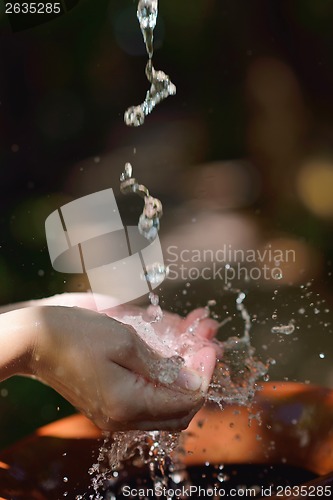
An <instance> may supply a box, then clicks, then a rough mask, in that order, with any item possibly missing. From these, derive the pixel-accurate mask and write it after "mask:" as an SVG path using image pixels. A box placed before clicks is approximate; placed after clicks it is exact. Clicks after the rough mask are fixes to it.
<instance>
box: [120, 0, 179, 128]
mask: <svg viewBox="0 0 333 500" xmlns="http://www.w3.org/2000/svg"><path fill="white" fill-rule="evenodd" d="M157 15H158V3H157V0H140V1H139V4H138V10H137V17H138V20H139V24H140V28H141V32H142V35H143V39H144V42H145V45H146V50H147V54H148V58H149V59H148V62H147V65H146V77H147V80H148V81H149V83H150V84H151V86H150V89H149V90H148V92H147V94H146V97H145V100H144V101H143V103H142V104H139V105H137V106H131V107H130V108H128V109H127V110H126V111H125V115H124V121H125V123H126V125H128V126H130V127H139V126H140V125H143V123H144V121H145V118H146V116H148V115H149V114H150V113H151V112H152V111H153V109H154V108H155V106H156V105H157V104H159V103H160V102H161V101H163V100H164V99H166V98H167V97H168V96H169V95H175V94H176V86H175V85H174V84H173V83H172V82H171V80H170V77H169V76H168V75H166V74H165V73H164V72H163V71H161V70H155V68H154V66H153V63H152V57H153V54H154V29H155V26H156V21H157Z"/></svg>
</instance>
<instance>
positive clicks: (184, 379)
mask: <svg viewBox="0 0 333 500" xmlns="http://www.w3.org/2000/svg"><path fill="white" fill-rule="evenodd" d="M175 384H176V385H178V387H181V388H182V389H187V390H188V391H197V390H198V389H200V387H201V384H202V378H201V377H200V375H198V373H196V372H195V371H193V370H188V369H186V368H182V369H181V370H180V372H179V375H178V378H177V380H176V382H175Z"/></svg>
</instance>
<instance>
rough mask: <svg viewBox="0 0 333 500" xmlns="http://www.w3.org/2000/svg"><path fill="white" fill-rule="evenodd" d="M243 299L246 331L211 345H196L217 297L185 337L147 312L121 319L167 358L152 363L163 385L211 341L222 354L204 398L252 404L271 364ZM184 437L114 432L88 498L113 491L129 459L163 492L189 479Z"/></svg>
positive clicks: (238, 302) (238, 299) (238, 298)
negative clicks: (157, 324)
mask: <svg viewBox="0 0 333 500" xmlns="http://www.w3.org/2000/svg"><path fill="white" fill-rule="evenodd" d="M245 298H246V295H245V293H243V292H240V291H238V293H237V296H236V308H237V310H238V311H239V313H240V316H241V317H242V319H243V321H244V331H243V335H242V336H241V337H231V338H229V339H228V340H226V341H218V340H214V342H213V344H212V341H208V340H206V339H202V340H201V341H200V342H201V344H200V343H198V339H197V337H196V330H197V328H198V327H199V325H200V322H201V321H203V320H204V319H205V318H207V317H208V316H209V314H210V311H209V307H210V306H214V305H215V302H214V301H209V302H208V303H207V306H206V308H205V309H204V311H203V314H202V316H201V317H199V318H197V319H195V320H194V321H193V323H192V324H191V325H190V326H189V327H188V329H187V330H186V331H185V332H183V333H182V334H181V335H179V331H178V330H177V329H172V327H169V328H168V329H167V330H166V331H163V333H160V332H157V331H156V330H155V328H154V325H153V322H149V321H147V320H146V319H145V317H144V316H145V315H146V313H144V312H142V313H141V315H140V314H138V315H136V316H125V317H122V318H121V320H122V322H124V323H127V324H130V325H132V326H133V327H134V328H135V330H136V331H137V332H138V333H139V335H140V336H141V337H142V339H143V340H144V341H145V342H146V343H147V344H148V345H149V346H150V347H152V348H153V349H154V350H156V351H157V352H158V353H160V354H162V355H163V356H164V357H163V358H162V359H161V360H160V361H158V362H156V363H153V364H152V365H151V366H150V376H151V378H152V379H153V380H156V381H157V382H159V383H162V384H164V385H171V384H173V383H174V382H175V380H176V379H177V377H178V374H179V371H180V370H181V368H182V367H183V366H184V365H186V362H187V360H188V358H189V357H190V356H191V355H193V349H200V348H202V347H204V346H206V345H209V346H212V345H213V346H215V347H216V352H217V353H219V359H218V360H217V364H216V367H215V370H214V374H213V377H212V380H211V383H210V386H209V389H208V393H207V394H206V402H213V403H215V404H217V405H218V406H219V407H220V408H221V409H223V406H224V405H225V404H237V405H242V406H249V405H250V403H251V401H252V398H253V396H254V395H255V392H256V390H257V389H258V382H259V380H260V379H262V377H265V376H266V374H267V370H268V365H266V364H264V363H262V362H261V361H259V360H258V359H257V358H256V357H255V349H254V348H253V347H252V346H251V343H250V336H249V330H250V326H251V318H250V315H249V313H248V311H247V309H246V306H245V304H244V300H245ZM150 300H151V302H152V306H153V307H159V305H158V297H157V296H156V295H155V294H152V296H151V297H150ZM148 316H149V315H148ZM116 319H117V318H116ZM167 356H169V357H167ZM181 436H182V435H181V434H180V433H171V432H166V431H154V432H148V431H130V432H116V433H114V434H113V435H112V440H110V441H109V440H108V437H107V438H106V440H104V443H103V445H102V447H101V449H100V454H99V457H98V462H97V464H95V465H94V466H93V467H92V468H91V469H90V472H91V473H92V474H93V473H94V474H95V476H94V480H93V485H94V492H95V496H92V497H90V498H91V499H95V500H102V498H104V497H103V496H98V495H101V493H100V491H101V489H104V491H105V488H106V485H108V488H109V490H108V492H109V491H110V489H111V491H112V484H113V483H112V481H115V480H114V476H113V474H114V473H115V471H118V470H121V468H122V467H126V463H131V465H132V466H133V465H134V466H135V467H142V466H143V465H145V466H147V467H148V471H149V473H150V478H151V480H152V482H153V484H154V486H155V488H159V490H161V488H162V487H165V488H168V485H169V484H170V483H169V482H170V481H173V480H174V479H175V478H176V479H177V481H178V482H177V485H182V484H185V483H186V482H187V481H188V480H189V478H188V474H187V471H186V469H184V466H183V465H182V463H181V451H182V448H181ZM103 461H104V465H103V467H102V466H101V463H102V462H103ZM129 461H130V462H129Z"/></svg>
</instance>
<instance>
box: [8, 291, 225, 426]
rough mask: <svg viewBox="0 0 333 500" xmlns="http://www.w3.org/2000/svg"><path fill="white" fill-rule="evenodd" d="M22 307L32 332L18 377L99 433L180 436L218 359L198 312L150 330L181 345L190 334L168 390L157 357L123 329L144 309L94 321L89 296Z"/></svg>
mask: <svg viewBox="0 0 333 500" xmlns="http://www.w3.org/2000/svg"><path fill="white" fill-rule="evenodd" d="M58 304H61V305H58ZM21 306H22V307H25V306H29V307H28V310H24V309H22V311H21V314H22V315H24V314H27V313H28V311H29V315H30V316H29V317H30V318H31V321H32V322H34V325H35V328H34V329H35V332H36V331H37V335H36V336H35V337H34V341H33V348H32V354H31V357H30V358H29V359H30V361H29V363H28V367H27V368H26V369H25V370H22V371H23V373H24V374H27V375H30V376H34V377H36V378H38V379H39V380H41V381H43V382H45V383H47V384H48V385H50V386H52V387H53V388H54V389H55V390H57V391H58V392H59V393H60V394H62V395H63V396H64V397H65V398H66V399H67V400H68V401H70V402H71V403H72V404H73V405H74V406H75V407H76V408H77V409H79V410H80V411H81V412H82V413H84V414H85V415H87V416H88V417H89V418H90V419H91V420H93V421H94V422H95V423H96V425H97V426H98V427H100V428H101V429H103V430H111V431H114V430H128V429H141V430H157V429H165V430H176V429H183V428H186V427H187V425H188V424H189V422H190V420H191V419H192V417H193V416H194V414H195V413H196V412H197V411H198V409H199V408H200V407H201V406H202V404H203V402H204V396H205V393H206V391H207V389H208V385H209V381H210V378H211V376H212V372H213V370H214V366H215V360H216V353H215V349H214V348H213V346H211V345H210V344H209V342H207V340H209V339H211V338H212V337H213V336H214V334H215V332H216V330H217V324H216V322H215V321H213V320H211V319H209V318H206V317H205V311H204V310H201V309H199V310H196V311H193V312H192V313H191V314H190V315H189V316H187V318H185V319H183V318H181V317H179V316H177V315H174V314H170V313H169V314H165V315H164V317H163V319H162V321H161V322H159V323H154V324H153V327H154V329H156V330H158V334H159V335H160V334H162V335H163V333H165V332H167V331H168V330H170V329H172V331H173V332H176V333H178V334H179V336H180V338H181V337H182V334H184V333H185V332H188V331H191V335H192V347H191V350H190V353H188V355H187V357H186V365H185V366H183V367H182V368H181V369H180V371H179V373H178V376H177V374H176V376H177V378H176V380H175V381H173V383H171V384H170V383H165V382H164V381H163V379H162V378H160V377H156V367H160V369H163V366H164V363H165V356H164V355H163V353H162V352H159V351H158V350H156V349H153V348H152V347H151V346H150V345H148V344H147V342H145V341H143V340H142V338H141V337H140V336H139V335H138V333H137V332H136V331H135V330H134V328H133V327H132V326H130V325H129V324H125V323H124V322H123V320H125V319H126V318H128V317H129V316H137V315H140V314H141V317H142V318H144V316H145V312H144V311H143V310H140V309H138V308H132V307H131V308H129V307H121V308H113V309H110V310H108V311H107V314H100V313H97V312H96V311H94V310H93V309H94V308H95V306H94V301H93V298H92V296H91V295H90V294H64V295H60V296H56V297H51V298H48V299H43V300H41V301H34V302H31V303H28V304H27V303H25V304H22V305H21ZM65 306H66V307H65ZM68 306H77V307H68ZM15 312H16V313H17V314H19V313H20V311H15ZM115 318H117V319H115ZM22 320H23V318H22ZM196 342H197V349H196V348H195V346H196Z"/></svg>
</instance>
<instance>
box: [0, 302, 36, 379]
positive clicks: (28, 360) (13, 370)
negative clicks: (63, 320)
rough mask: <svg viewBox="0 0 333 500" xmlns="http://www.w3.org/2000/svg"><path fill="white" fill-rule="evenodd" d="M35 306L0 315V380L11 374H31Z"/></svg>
mask: <svg viewBox="0 0 333 500" xmlns="http://www.w3.org/2000/svg"><path fill="white" fill-rule="evenodd" d="M38 327H39V321H38V315H36V308H26V309H17V310H15V311H10V312H7V313H4V314H1V315H0V380H4V379H6V378H8V377H11V376H12V375H19V374H22V375H33V374H34V373H33V368H32V367H33V353H34V350H35V346H36V343H37V337H38Z"/></svg>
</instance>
